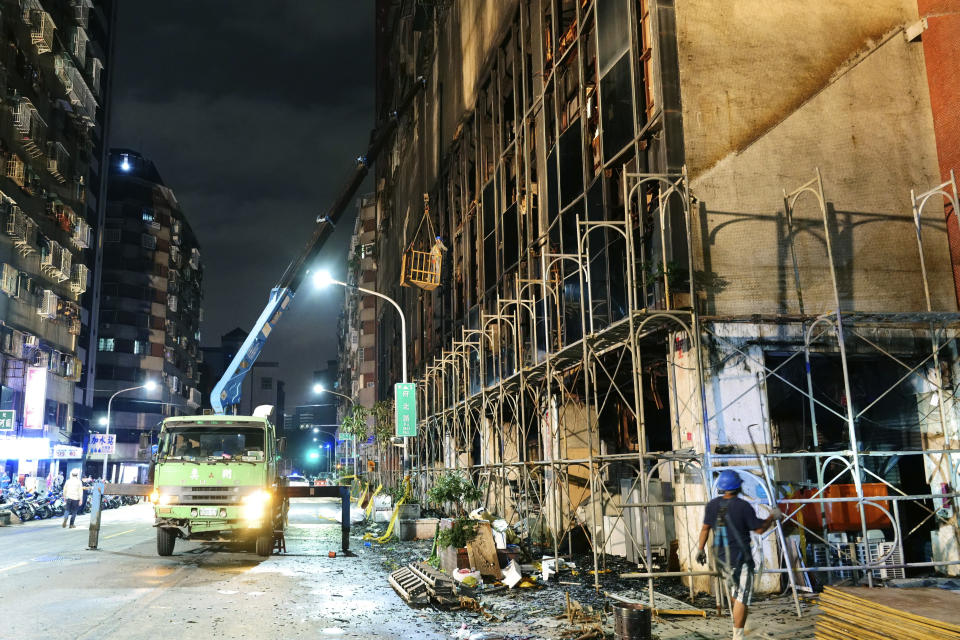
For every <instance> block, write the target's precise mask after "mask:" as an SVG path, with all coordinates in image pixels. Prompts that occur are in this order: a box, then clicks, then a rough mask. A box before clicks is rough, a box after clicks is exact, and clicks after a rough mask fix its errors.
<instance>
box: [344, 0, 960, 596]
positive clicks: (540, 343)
mask: <svg viewBox="0 0 960 640" xmlns="http://www.w3.org/2000/svg"><path fill="white" fill-rule="evenodd" d="M941 4H943V3H937V2H921V3H920V6H918V3H917V2H916V0H882V1H881V2H875V3H870V4H869V5H865V4H863V3H859V2H852V1H846V0H844V1H840V2H831V3H815V4H813V5H811V4H810V3H803V2H799V1H796V2H793V1H791V2H786V3H776V4H775V5H771V4H770V3H766V2H761V1H759V0H757V1H753V0H748V1H746V2H737V3H716V2H706V1H705V0H519V1H518V0H499V1H497V2H486V1H484V2H481V1H479V0H464V1H463V2H457V3H438V4H436V5H434V6H430V7H427V6H422V5H418V7H417V8H416V10H412V9H411V7H410V6H409V5H407V4H404V3H399V4H397V3H391V2H386V1H384V2H378V5H377V64H378V67H377V114H378V117H379V118H380V119H385V118H388V117H390V115H391V113H392V111H393V109H394V108H395V105H396V101H397V100H398V99H399V97H400V96H401V95H403V93H404V92H405V91H406V89H407V88H408V87H409V86H411V84H412V83H413V82H415V79H416V78H417V77H418V76H424V77H426V79H427V87H426V90H425V91H424V92H423V93H422V94H421V95H420V96H419V97H418V99H417V101H416V103H415V107H414V108H413V109H412V110H411V111H412V115H410V116H408V117H406V118H405V119H404V121H403V122H402V123H401V126H400V128H399V131H398V134H397V136H396V137H395V139H394V141H393V143H392V147H391V149H390V151H391V153H389V154H385V157H382V158H381V161H380V162H379V163H378V164H377V167H376V195H375V200H376V202H375V207H376V214H375V219H376V223H375V233H374V239H373V242H374V246H375V253H376V265H377V270H376V272H375V280H376V290H378V291H380V292H382V293H385V294H387V295H390V296H391V297H393V298H394V299H396V300H398V301H399V302H400V303H401V305H402V306H403V307H404V309H405V312H406V316H407V325H408V330H409V335H410V341H409V345H408V347H407V348H408V352H407V355H408V358H409V359H410V362H411V369H412V371H414V372H415V373H414V375H415V377H416V378H417V384H418V394H419V395H418V401H419V402H418V404H419V408H420V419H419V425H418V429H419V431H418V437H417V438H416V453H415V456H414V469H415V474H414V476H415V479H416V481H417V485H418V491H419V492H421V494H422V493H423V491H424V490H425V489H426V488H427V487H428V486H429V484H430V482H431V478H432V477H433V476H434V475H435V474H436V473H439V472H441V471H443V470H445V469H451V468H461V469H469V470H470V471H471V473H472V474H473V475H474V477H475V479H476V480H477V481H478V482H479V483H481V484H483V485H484V488H485V491H486V497H485V505H486V507H487V508H488V509H489V510H490V511H492V512H496V513H497V514H498V515H500V516H502V517H504V518H507V519H508V520H510V521H511V522H522V523H523V526H524V528H525V530H526V531H527V532H528V533H529V535H530V536H531V537H533V538H535V539H537V540H539V541H540V542H543V543H545V544H548V545H553V546H554V547H556V549H555V550H559V548H560V546H561V545H562V546H563V549H569V548H573V547H574V546H575V545H576V544H577V543H578V541H579V542H582V539H581V538H582V534H586V535H587V536H588V537H589V539H590V542H591V544H589V545H586V546H585V547H584V548H585V549H586V550H588V551H589V550H592V553H593V554H594V562H595V563H596V564H598V565H599V563H600V562H602V554H603V553H604V552H606V553H613V554H617V555H622V556H626V557H627V558H628V559H630V560H631V561H635V562H636V563H637V565H638V567H642V568H643V569H642V571H641V575H644V576H647V579H649V580H653V581H655V580H656V579H657V578H656V576H657V575H659V572H665V571H666V570H667V569H668V568H669V567H677V566H679V567H680V573H682V574H684V575H685V580H686V582H687V584H688V585H689V588H690V591H691V593H693V592H694V591H697V590H706V589H710V588H711V581H710V579H709V578H707V577H705V576H701V575H698V573H697V569H698V567H696V565H695V564H694V563H693V561H692V558H693V556H694V555H695V549H696V537H697V534H698V532H699V528H700V522H701V521H702V506H700V505H702V503H703V502H704V501H705V500H707V499H708V498H709V497H710V496H711V495H712V494H713V493H714V492H713V490H712V487H713V482H714V480H715V478H716V475H717V474H718V473H719V471H721V470H723V469H728V468H729V469H733V470H735V471H737V472H738V473H740V475H741V477H742V478H743V480H744V486H745V490H744V492H745V495H746V496H747V497H748V498H749V499H751V500H753V501H754V502H756V503H757V510H758V513H761V514H762V513H764V512H765V510H766V508H767V507H768V506H769V505H770V503H771V501H772V496H776V498H777V499H778V500H780V501H781V504H783V506H784V507H786V506H787V505H790V508H788V509H787V511H788V513H790V514H791V517H790V518H789V519H788V520H787V522H786V524H785V525H784V528H783V535H782V536H770V537H768V538H765V539H764V541H763V545H762V546H763V549H764V552H763V559H764V563H765V565H766V568H765V572H764V575H763V583H762V585H761V586H760V588H761V589H766V590H779V589H781V588H782V587H783V586H786V585H787V583H789V582H795V581H796V580H798V579H801V578H802V579H803V580H808V579H809V580H815V581H824V582H829V581H832V580H836V579H841V578H843V577H849V576H851V575H855V576H856V577H858V578H861V579H863V580H865V581H868V582H870V581H874V580H881V579H884V578H888V577H892V576H896V575H902V574H903V573H904V572H908V571H911V570H912V569H913V568H916V567H929V566H934V567H936V568H937V570H938V571H942V572H944V573H952V574H955V573H956V572H957V564H956V563H957V562H958V561H960V547H958V537H957V535H958V534H957V526H956V515H955V513H956V512H955V509H956V507H957V503H956V495H955V491H956V488H957V486H956V483H957V477H956V474H955V472H954V470H955V469H956V465H957V460H958V457H957V456H958V453H960V452H958V450H957V445H958V444H960V443H958V442H957V433H958V430H957V417H956V402H955V393H954V389H955V384H954V382H953V381H954V379H955V378H956V376H957V375H960V367H958V349H957V344H956V340H955V331H956V328H957V327H958V326H960V325H958V321H960V316H958V314H957V280H956V279H955V278H954V272H955V269H956V262H957V261H956V260H955V259H953V260H952V258H951V246H954V247H956V246H958V245H957V235H956V227H955V221H954V220H953V217H952V215H950V214H951V212H952V211H953V210H955V209H956V201H957V194H956V185H955V181H953V180H952V175H953V174H952V173H951V172H952V170H953V169H955V168H956V167H954V166H951V161H952V160H951V159H953V158H955V153H956V152H955V149H956V148H957V144H956V143H957V142H958V141H957V136H956V133H955V132H956V131H957V128H956V117H955V115H954V110H953V108H952V107H950V106H949V101H948V100H945V99H944V96H943V95H942V90H941V89H939V88H938V87H937V86H936V85H935V84H933V83H934V79H935V78H937V77H946V78H947V79H948V80H949V78H950V73H949V69H950V68H953V67H952V66H951V65H955V62H956V57H955V56H956V53H957V52H956V48H957V47H956V44H955V39H954V40H951V39H950V36H949V33H951V31H950V28H951V27H950V25H952V24H955V22H952V21H955V20H956V19H957V16H956V14H955V12H952V11H951V10H949V7H944V6H940V5H941ZM951 56H953V57H952V58H951ZM354 312H355V311H354ZM349 313H350V310H349V307H348V314H349ZM375 314H376V315H375V318H376V327H377V331H378V334H377V338H376V345H377V370H376V372H377V376H378V382H377V386H376V389H377V393H378V396H379V397H381V398H389V397H390V389H391V386H392V383H393V382H396V381H398V380H399V372H398V370H399V364H400V357H399V355H400V349H401V348H402V346H401V345H402V342H401V340H400V336H399V326H398V323H397V320H396V318H395V314H394V313H392V311H391V310H390V309H388V308H385V307H384V306H383V305H382V304H381V305H379V306H377V307H376V311H375ZM345 349H347V347H346V346H345ZM365 355H366V354H365ZM355 365H356V363H355V362H354V366H355ZM761 470H762V471H764V473H761ZM930 495H938V496H942V499H939V500H937V505H940V506H936V507H933V508H931V504H932V503H930V502H929V501H928V500H929V498H928V496H930ZM784 501H788V502H784ZM698 503H699V504H698ZM665 504H666V506H665ZM765 505H766V506H765ZM567 545H570V546H569V547H568V546H567ZM798 557H799V558H802V563H803V564H802V568H800V566H799V565H798V561H797V558H798ZM788 566H792V568H793V570H792V571H790V570H788V568H787V567H788ZM831 566H832V567H834V568H833V569H830V568H829V567H831ZM836 567H842V568H841V569H836Z"/></svg>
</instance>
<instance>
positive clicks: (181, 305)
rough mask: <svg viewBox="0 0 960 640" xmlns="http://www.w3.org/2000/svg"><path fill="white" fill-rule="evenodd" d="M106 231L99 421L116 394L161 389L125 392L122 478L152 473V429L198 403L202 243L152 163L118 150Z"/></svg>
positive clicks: (116, 408)
mask: <svg viewBox="0 0 960 640" xmlns="http://www.w3.org/2000/svg"><path fill="white" fill-rule="evenodd" d="M109 175H110V182H109V187H108V192H107V212H106V219H105V226H104V233H103V247H104V248H103V272H102V277H101V295H100V312H99V332H98V338H97V350H98V354H97V369H96V379H97V385H96V389H95V401H94V404H95V409H94V411H95V414H94V415H95V417H96V418H97V419H98V421H99V418H105V415H106V410H107V404H108V402H109V399H110V398H111V397H112V396H113V395H114V393H115V392H117V391H119V390H121V389H125V388H129V387H136V386H139V385H142V384H144V383H145V382H146V381H147V380H152V381H153V382H155V383H157V385H159V391H155V392H153V393H147V392H146V391H145V390H138V391H135V392H129V393H124V394H123V395H118V396H117V397H116V399H115V400H114V401H113V404H112V407H111V418H110V430H111V432H112V433H116V434H117V450H118V452H117V454H116V455H114V456H112V457H111V461H114V462H116V465H117V469H119V471H111V472H110V473H112V474H116V475H118V477H119V474H123V477H124V478H125V479H126V478H129V477H132V478H137V477H139V474H141V473H142V471H143V470H144V466H145V462H146V459H147V458H146V456H145V453H146V451H147V450H148V448H149V442H150V437H149V436H150V434H151V433H155V432H156V431H157V429H158V426H159V423H160V422H161V421H162V420H163V419H164V418H165V417H167V416H177V415H193V414H195V413H197V412H198V409H199V408H200V405H201V399H200V389H199V382H200V367H199V365H200V362H201V359H202V354H201V352H200V321H201V319H202V315H203V314H202V309H201V304H202V301H203V265H202V263H201V259H200V246H199V244H198V242H197V238H196V236H195V235H194V233H193V230H192V229H191V227H190V223H189V221H188V220H187V218H186V216H185V215H184V213H183V211H182V210H181V208H180V204H179V203H178V202H177V199H176V196H175V195H174V192H173V190H172V189H170V188H169V187H168V186H167V185H166V184H165V183H164V182H163V179H162V178H161V176H160V173H159V172H158V171H157V168H156V167H155V166H154V164H153V163H152V162H151V161H150V160H148V159H147V158H145V157H143V156H142V155H141V154H139V153H137V152H135V151H132V150H130V149H112V150H111V151H110V164H109Z"/></svg>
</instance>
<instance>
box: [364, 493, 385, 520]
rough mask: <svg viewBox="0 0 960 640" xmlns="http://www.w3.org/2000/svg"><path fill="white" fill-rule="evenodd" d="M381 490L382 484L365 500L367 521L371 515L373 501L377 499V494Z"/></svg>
mask: <svg viewBox="0 0 960 640" xmlns="http://www.w3.org/2000/svg"><path fill="white" fill-rule="evenodd" d="M381 489H383V485H382V484H381V485H380V486H378V487H377V488H376V490H375V491H374V492H373V493H372V494H370V497H369V498H368V499H367V500H368V502H367V513H366V516H367V518H368V519H369V518H370V516H371V515H372V514H373V499H374V498H376V497H377V494H378V493H380V490H381Z"/></svg>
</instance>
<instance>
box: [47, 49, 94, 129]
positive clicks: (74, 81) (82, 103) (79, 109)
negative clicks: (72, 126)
mask: <svg viewBox="0 0 960 640" xmlns="http://www.w3.org/2000/svg"><path fill="white" fill-rule="evenodd" d="M51 64H52V66H53V72H54V75H56V77H57V79H58V80H59V81H60V83H61V84H62V85H63V90H64V92H65V93H66V94H67V99H68V100H69V101H70V104H71V105H73V107H74V112H75V113H76V115H78V116H80V117H81V118H82V119H84V120H85V121H86V122H87V123H88V124H91V125H92V124H93V122H94V118H95V117H96V115H97V99H96V98H95V97H94V95H93V92H92V91H90V88H89V87H88V86H87V82H86V80H85V79H84V77H83V74H82V73H80V71H79V70H78V69H77V66H76V65H75V64H73V60H71V59H70V56H67V55H64V54H58V55H55V56H53V59H52V61H51Z"/></svg>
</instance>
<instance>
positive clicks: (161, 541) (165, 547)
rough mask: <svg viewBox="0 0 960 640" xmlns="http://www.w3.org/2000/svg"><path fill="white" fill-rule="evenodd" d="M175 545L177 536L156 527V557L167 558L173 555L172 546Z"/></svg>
mask: <svg viewBox="0 0 960 640" xmlns="http://www.w3.org/2000/svg"><path fill="white" fill-rule="evenodd" d="M176 543H177V535H176V534H175V533H174V532H173V531H172V530H171V529H164V528H163V527H157V555H159V556H169V555H172V554H173V546H174V545H175V544H176Z"/></svg>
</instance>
